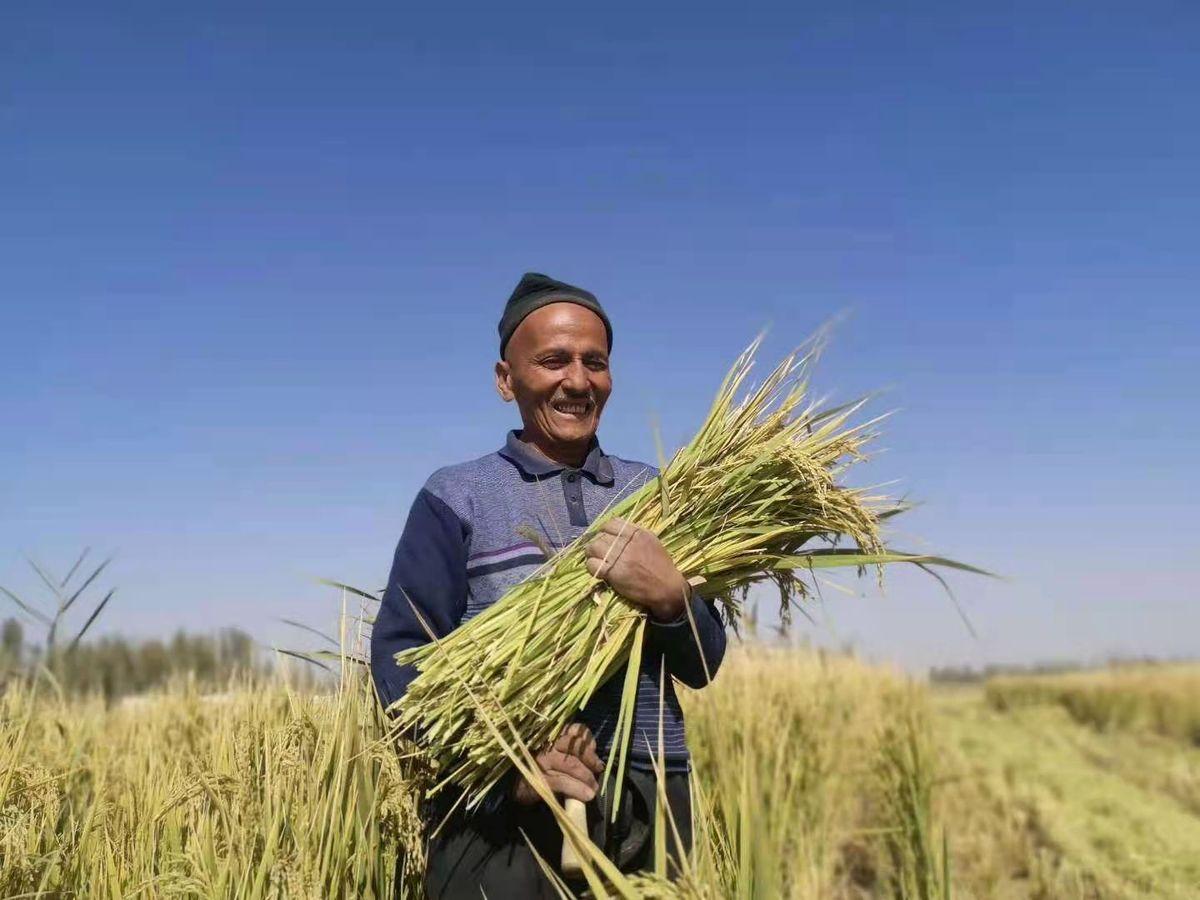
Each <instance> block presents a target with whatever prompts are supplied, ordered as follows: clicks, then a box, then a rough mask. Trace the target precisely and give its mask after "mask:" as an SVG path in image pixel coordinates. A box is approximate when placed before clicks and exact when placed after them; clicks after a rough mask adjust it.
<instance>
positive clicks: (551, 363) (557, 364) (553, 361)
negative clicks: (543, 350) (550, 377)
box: [542, 356, 567, 369]
mask: <svg viewBox="0 0 1200 900" xmlns="http://www.w3.org/2000/svg"><path fill="white" fill-rule="evenodd" d="M566 364H567V361H566V360H565V359H563V358H562V357H560V356H552V357H550V358H549V359H543V360H542V365H543V366H545V367H546V368H547V369H561V368H562V367H563V366H565V365H566Z"/></svg>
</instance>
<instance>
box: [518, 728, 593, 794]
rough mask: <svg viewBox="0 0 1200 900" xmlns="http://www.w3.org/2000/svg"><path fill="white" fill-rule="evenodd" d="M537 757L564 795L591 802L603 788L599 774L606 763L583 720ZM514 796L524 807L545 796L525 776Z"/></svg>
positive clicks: (552, 784) (553, 787) (557, 791)
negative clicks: (601, 757) (598, 754)
mask: <svg viewBox="0 0 1200 900" xmlns="http://www.w3.org/2000/svg"><path fill="white" fill-rule="evenodd" d="M534 760H535V761H536V762H537V764H538V768H540V769H541V770H542V774H543V775H545V776H546V782H547V783H548V784H549V785H550V790H552V791H554V793H555V794H557V795H558V796H560V797H573V798H574V799H576V800H579V801H582V802H583V803H587V802H588V801H590V800H591V799H592V798H593V797H595V796H596V792H597V791H599V790H600V782H599V781H597V780H596V776H597V775H599V774H600V773H601V772H603V771H604V763H602V762H601V761H600V757H599V756H597V755H596V741H595V740H594V739H593V738H592V733H591V731H589V730H588V727H587V726H586V725H582V724H580V723H579V722H574V723H572V724H570V725H568V726H567V727H566V728H565V729H563V733H562V734H560V735H559V736H558V740H556V741H555V742H554V744H553V745H552V746H551V747H550V748H549V749H547V750H543V751H542V752H541V753H539V754H538V755H537V756H536V757H534ZM513 799H514V800H516V801H517V802H518V803H520V804H522V805H523V806H532V805H533V804H535V803H538V802H540V801H541V799H542V798H541V797H539V796H538V793H537V791H535V790H534V789H533V786H532V785H531V784H530V783H529V782H528V781H527V780H526V779H525V777H524V776H523V775H521V776H518V777H517V783H516V785H515V786H514V787H513Z"/></svg>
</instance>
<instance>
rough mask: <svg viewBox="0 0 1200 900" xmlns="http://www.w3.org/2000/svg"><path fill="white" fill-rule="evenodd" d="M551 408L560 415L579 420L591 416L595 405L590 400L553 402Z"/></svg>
mask: <svg viewBox="0 0 1200 900" xmlns="http://www.w3.org/2000/svg"><path fill="white" fill-rule="evenodd" d="M550 407H551V408H552V409H553V410H554V411H555V412H556V413H559V414H560V415H564V416H572V417H577V418H578V417H583V416H586V415H588V414H590V413H591V411H592V408H593V404H592V401H590V400H553V401H551V403H550Z"/></svg>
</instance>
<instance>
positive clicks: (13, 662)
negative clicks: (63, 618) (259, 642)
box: [0, 618, 272, 700]
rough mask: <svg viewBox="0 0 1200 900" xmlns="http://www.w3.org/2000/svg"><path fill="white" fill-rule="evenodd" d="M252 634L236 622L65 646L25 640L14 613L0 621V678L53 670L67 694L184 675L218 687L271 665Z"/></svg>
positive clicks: (113, 692) (122, 691)
mask: <svg viewBox="0 0 1200 900" xmlns="http://www.w3.org/2000/svg"><path fill="white" fill-rule="evenodd" d="M271 668H272V667H271V664H270V661H269V659H268V658H266V655H265V654H264V653H263V652H262V651H261V650H260V648H259V647H257V646H256V644H255V643H254V640H253V639H252V638H251V637H250V636H249V635H248V634H246V633H245V632H243V631H240V630H238V629H236V628H227V629H224V630H221V631H218V632H216V633H215V634H187V633H185V632H182V631H180V632H177V633H176V634H175V636H174V637H172V638H170V639H169V640H159V639H156V638H151V639H143V640H132V639H129V638H125V637H115V636H106V637H102V638H97V639H96V640H91V641H84V642H81V643H78V644H76V645H74V646H73V647H71V648H69V649H66V648H63V649H55V648H51V649H49V650H47V649H46V648H45V647H44V646H40V645H37V644H30V643H27V642H26V639H25V631H24V628H23V627H22V625H21V623H20V622H19V621H18V620H17V619H11V618H10V619H7V620H5V622H4V623H3V625H2V626H0V681H7V680H9V679H12V678H29V677H36V676H37V675H38V674H43V675H49V676H52V678H53V680H54V681H55V682H57V684H58V685H59V686H61V688H62V690H63V691H64V692H66V693H68V694H71V695H74V696H78V695H87V694H99V695H102V696H103V697H104V698H105V699H107V700H115V699H118V698H120V697H124V696H126V695H129V694H138V693H142V692H145V691H148V690H153V689H155V688H159V687H162V686H164V685H166V684H168V683H169V682H170V681H172V680H173V679H179V678H188V679H192V680H194V683H195V684H196V685H197V687H198V688H199V689H201V690H218V689H221V688H223V687H224V686H225V685H227V684H229V682H230V681H231V680H232V679H235V678H240V679H245V678H249V679H257V678H262V677H265V676H266V675H267V674H269V673H270V671H271Z"/></svg>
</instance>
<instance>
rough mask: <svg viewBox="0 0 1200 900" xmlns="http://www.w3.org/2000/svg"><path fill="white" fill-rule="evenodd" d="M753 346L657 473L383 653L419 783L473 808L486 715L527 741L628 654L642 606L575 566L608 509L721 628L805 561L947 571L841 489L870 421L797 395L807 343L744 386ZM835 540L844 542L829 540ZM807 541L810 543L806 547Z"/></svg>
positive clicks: (485, 776)
mask: <svg viewBox="0 0 1200 900" xmlns="http://www.w3.org/2000/svg"><path fill="white" fill-rule="evenodd" d="M760 342H761V337H760V338H758V339H756V340H755V341H754V342H753V343H752V344H751V345H750V347H749V348H747V350H746V351H745V352H744V353H743V354H742V355H741V356H740V357H739V358H738V360H737V361H736V362H735V364H734V365H733V367H732V368H731V369H730V371H729V373H728V374H727V375H726V376H725V379H724V381H723V383H722V385H721V387H720V389H719V390H718V392H717V395H716V398H715V399H714V401H713V404H712V406H711V408H710V410H709V413H708V415H707V416H706V418H705V420H704V422H703V424H702V425H701V427H700V429H699V431H698V432H697V433H696V436H695V437H694V438H693V439H692V441H691V442H690V443H689V444H687V445H686V446H685V447H683V448H682V449H680V450H679V451H678V452H677V453H676V454H675V455H674V457H673V458H672V459H671V460H670V462H669V463H668V464H667V465H666V466H665V467H664V468H663V469H662V471H661V473H660V475H659V476H658V477H657V478H655V479H652V480H650V481H648V482H647V483H646V484H644V485H642V486H641V487H640V488H639V489H638V490H636V491H635V492H633V493H632V494H630V495H629V496H628V497H626V498H624V499H623V500H621V501H619V502H617V503H615V504H614V505H612V506H611V507H610V509H608V510H607V511H606V512H605V513H604V514H602V515H601V516H599V517H597V519H596V521H595V522H593V523H592V525H591V526H590V527H589V528H588V529H587V530H586V531H585V532H584V533H583V534H582V535H581V536H580V537H579V538H578V539H577V540H575V541H574V542H573V543H571V544H569V545H568V546H566V547H564V548H562V549H561V550H560V551H559V552H558V553H557V554H555V555H554V556H553V557H551V558H550V559H548V560H547V562H546V563H545V564H544V565H543V566H542V567H540V568H539V569H538V571H537V572H535V573H534V574H533V576H531V577H530V578H529V579H527V580H526V581H524V582H522V583H521V584H519V585H517V586H516V587H514V588H513V589H512V590H510V591H509V592H508V593H507V594H505V595H504V597H502V598H501V599H500V600H499V601H498V602H496V603H495V604H493V605H492V606H491V607H489V608H488V609H487V610H485V611H484V612H483V613H481V614H480V615H478V616H476V617H475V618H473V619H471V620H470V621H469V622H467V623H465V624H464V625H462V626H461V627H459V628H457V629H456V630H455V631H453V632H451V633H450V634H449V635H447V636H446V637H444V638H440V639H438V640H435V641H433V642H431V643H430V644H427V645H425V646H422V647H418V648H414V649H411V650H407V651H404V652H402V653H399V654H397V656H396V659H397V662H398V663H399V664H402V665H403V664H413V665H415V667H416V669H417V670H418V676H417V677H416V678H415V679H414V680H413V681H412V683H411V684H410V685H409V689H408V692H407V694H406V696H405V697H404V698H403V699H402V701H401V704H400V719H401V725H402V727H404V728H412V729H414V731H415V733H418V734H420V735H421V736H422V743H423V745H424V746H425V747H426V749H427V752H428V753H429V756H430V759H431V761H432V762H433V763H434V765H435V766H436V768H437V770H438V773H439V781H438V783H437V784H436V785H434V787H433V788H432V790H433V791H436V790H438V789H440V788H442V787H444V786H445V785H446V784H447V783H450V782H453V783H456V784H458V785H460V786H461V787H463V788H464V789H465V790H466V791H467V797H468V799H467V802H468V804H470V805H473V804H475V803H478V802H479V800H481V799H482V797H483V796H484V795H485V794H486V793H487V791H488V790H489V789H490V788H492V787H493V786H494V785H495V784H496V783H497V781H498V780H499V779H500V778H501V777H502V776H503V775H504V774H505V772H506V770H507V769H508V768H509V766H510V765H511V762H510V758H509V757H508V755H506V753H505V752H504V748H503V746H502V743H501V742H499V741H497V740H496V738H495V735H494V731H493V730H492V729H489V728H488V727H487V725H486V723H485V721H484V720H485V718H486V716H485V715H483V713H484V712H485V711H488V712H490V713H491V714H492V715H493V716H494V717H497V718H499V717H500V716H501V713H502V714H503V718H504V720H506V721H508V722H511V723H512V726H513V728H514V731H515V733H516V734H517V735H519V736H520V738H521V740H522V741H523V742H524V743H525V744H526V745H528V746H531V747H541V746H543V745H545V744H547V743H548V742H549V741H551V740H553V739H554V738H555V737H556V736H557V735H558V733H559V732H561V730H562V729H563V727H564V726H565V725H566V724H567V723H569V722H570V721H571V720H572V719H573V718H574V716H575V715H576V713H578V711H579V710H580V709H582V708H583V707H584V705H585V704H586V703H587V702H588V700H589V699H590V698H591V697H592V695H593V694H594V693H595V691H596V690H597V689H598V688H599V687H600V686H601V685H602V684H604V683H605V682H606V681H608V680H609V679H610V678H612V677H614V676H615V675H617V674H618V673H619V672H620V671H621V670H622V668H623V667H625V666H626V665H627V663H629V662H630V657H631V654H633V655H634V656H637V655H638V654H637V650H638V648H639V647H640V643H641V642H640V635H641V633H642V630H643V628H644V624H645V621H646V616H645V614H644V612H643V611H642V610H641V609H639V608H638V607H636V606H634V605H632V604H630V603H628V602H626V601H625V600H624V599H622V598H621V597H620V596H619V595H618V594H616V593H615V592H614V591H613V590H612V589H610V588H609V587H608V586H607V585H606V584H605V583H604V582H603V581H600V580H598V579H597V578H595V577H594V576H593V575H592V574H591V573H589V572H588V571H587V569H586V567H585V565H584V559H585V547H586V544H587V542H588V541H589V540H590V539H591V538H592V537H593V536H594V535H595V534H596V533H597V532H598V531H599V529H600V528H601V527H603V525H604V524H605V522H607V521H608V520H609V519H610V518H612V517H621V518H623V519H626V520H627V521H629V522H630V523H632V524H633V525H636V526H640V527H643V528H646V529H648V530H650V531H651V532H653V533H654V534H656V535H657V536H658V538H659V539H660V540H661V541H662V543H663V545H664V547H665V548H666V550H667V552H668V553H669V554H670V555H671V557H672V559H673V560H674V561H675V564H676V565H677V566H678V568H679V569H680V571H681V572H682V573H683V574H684V576H685V577H687V578H688V579H689V581H690V582H691V583H693V584H697V585H700V586H701V587H700V592H701V593H702V595H703V596H705V597H706V598H709V599H712V600H714V601H716V602H717V603H718V606H719V608H720V610H721V612H722V614H723V616H724V617H725V620H726V621H727V622H730V623H736V622H737V621H738V619H739V617H740V613H741V605H742V601H743V600H744V599H745V596H746V592H747V591H748V589H749V587H750V585H751V584H752V583H754V582H756V581H760V580H763V579H770V580H771V581H773V582H774V583H775V584H776V585H777V586H778V588H779V590H780V595H781V610H782V615H783V618H784V620H785V621H786V620H787V616H788V611H789V609H790V607H791V605H792V604H796V603H798V602H799V601H801V600H803V599H804V598H806V597H808V596H809V593H810V586H809V583H808V580H807V579H808V578H809V577H811V575H812V573H813V571H814V570H816V569H822V568H829V567H845V566H849V567H854V568H856V569H858V570H859V571H860V573H861V572H862V571H863V570H864V569H865V568H866V567H869V566H873V567H877V568H879V569H880V572H881V567H882V566H883V565H884V564H885V563H891V562H902V561H903V562H918V563H923V564H945V565H956V564H954V563H951V562H950V561H948V560H942V559H939V558H934V557H928V556H918V555H914V554H906V553H899V552H894V551H891V550H889V549H888V548H887V547H886V546H885V545H884V543H883V540H882V539H881V537H880V524H881V521H882V519H883V518H886V517H887V516H889V515H892V514H894V513H895V512H896V508H894V507H893V508H891V509H888V508H886V507H885V506H884V504H883V498H881V497H875V496H871V495H870V494H868V493H867V492H866V491H864V490H861V489H856V488H850V487H846V486H844V485H843V484H842V483H840V479H841V477H842V476H843V475H844V473H845V471H846V469H847V468H848V467H849V466H850V465H852V464H853V463H855V462H857V461H859V460H861V459H862V458H863V448H864V446H865V445H866V444H867V443H868V442H869V441H870V440H871V439H872V437H874V432H873V431H872V429H873V427H874V425H875V423H876V422H877V421H878V420H873V421H869V422H866V423H863V424H851V423H850V420H851V418H852V417H853V416H854V415H855V414H856V413H857V412H858V411H859V409H860V408H861V406H862V402H861V401H860V402H856V403H851V404H847V405H843V406H838V407H833V408H824V407H823V406H822V405H821V404H820V403H819V402H816V401H814V400H812V399H811V398H810V397H809V375H810V370H811V366H812V363H813V362H814V361H815V359H816V357H817V355H818V353H819V351H820V349H821V345H820V342H819V341H814V342H812V343H811V344H810V345H809V346H808V348H807V349H806V350H805V349H804V348H802V349H801V350H798V351H796V352H793V353H792V354H790V355H789V356H787V357H786V358H785V359H784V360H783V361H782V362H781V363H780V364H779V365H778V366H776V368H775V369H774V370H773V371H772V372H771V373H770V374H769V375H768V376H767V377H766V379H765V380H763V382H762V383H761V384H759V385H757V386H748V378H749V375H750V371H751V368H752V366H753V363H754V357H755V353H756V351H757V349H758V347H759V344H760ZM739 395H740V396H741V399H740V400H739V399H737V398H738V397H739ZM843 541H846V542H848V543H850V544H852V545H853V546H852V547H841V546H839V543H840V542H843ZM812 543H817V544H819V546H817V547H815V548H810V547H808V545H809V544H812ZM961 568H970V567H961ZM414 609H415V607H414ZM417 613H418V615H419V610H417ZM693 628H694V623H693ZM635 662H636V660H635ZM636 686H637V680H636V677H633V678H626V679H625V681H624V693H623V700H622V704H621V708H622V718H621V723H620V725H621V728H620V729H619V731H618V739H617V740H616V741H615V742H614V747H613V750H614V754H615V756H616V757H617V758H618V762H617V763H616V767H617V769H618V771H621V770H622V767H623V764H624V758H625V755H626V753H627V752H628V746H629V740H628V731H629V729H630V728H631V727H632V711H633V708H634V707H633V704H634V696H633V691H635V690H636ZM485 708H486V709H485ZM609 765H610V767H611V766H612V765H613V757H611V756H610V760H609Z"/></svg>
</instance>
